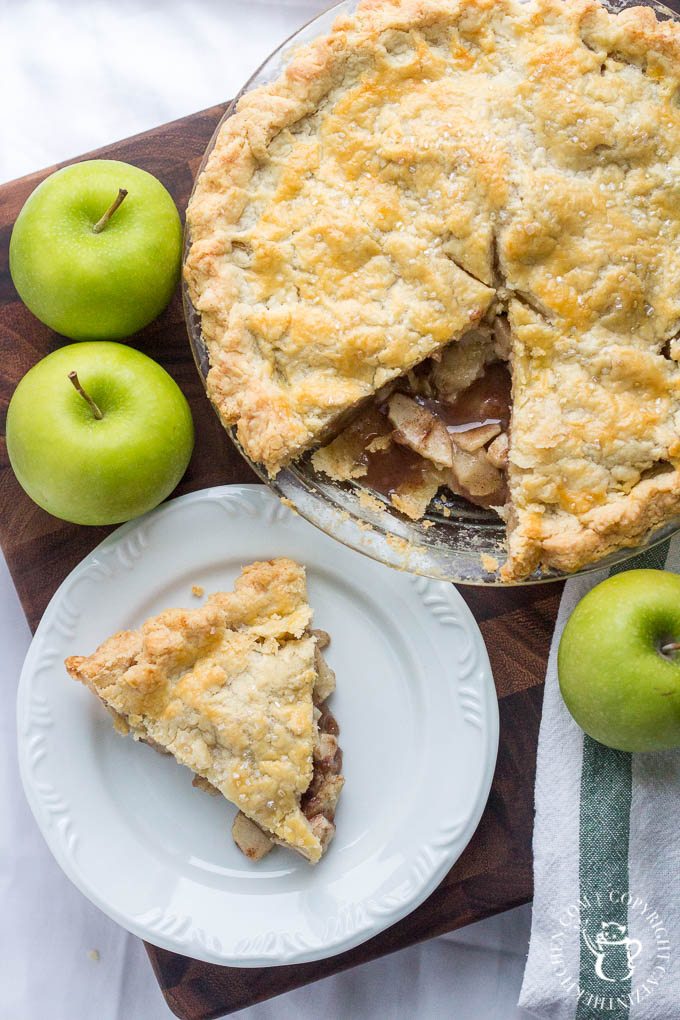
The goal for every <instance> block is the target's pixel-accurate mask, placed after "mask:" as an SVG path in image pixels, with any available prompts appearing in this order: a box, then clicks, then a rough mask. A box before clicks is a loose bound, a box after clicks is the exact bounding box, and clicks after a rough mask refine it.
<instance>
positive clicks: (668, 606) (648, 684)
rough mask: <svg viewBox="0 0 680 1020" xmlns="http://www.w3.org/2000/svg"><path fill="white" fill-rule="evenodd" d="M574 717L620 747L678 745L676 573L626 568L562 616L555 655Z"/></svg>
mask: <svg viewBox="0 0 680 1020" xmlns="http://www.w3.org/2000/svg"><path fill="white" fill-rule="evenodd" d="M557 666H558V672H559V680H560V688H561V690H562V695H563V697H564V700H565V702H566V705H567V708H568V709H569V711H570V712H571V714H572V715H573V717H574V719H575V720H576V722H577V723H578V724H579V726H581V728H582V729H584V730H585V732H586V733H588V734H589V735H590V736H591V737H594V738H595V740H599V741H600V743H602V744H607V745H608V746H609V747H615V748H618V749H619V750H621V751H664V750H667V749H668V748H670V747H679V746H680V577H679V576H678V575H677V574H670V573H668V572H667V571H664V570H628V571H625V572H624V573H620V574H615V575H613V576H612V577H608V578H607V580H606V581H602V583H601V584H598V585H597V586H596V587H595V588H593V589H592V591H590V592H589V593H588V594H587V595H586V596H585V598H583V599H581V601H580V602H579V603H578V605H577V606H576V608H575V609H574V611H573V613H572V614H571V616H570V617H569V620H568V621H567V625H566V627H565V628H564V632H563V634H562V640H561V641H560V647H559V652H558V657H557Z"/></svg>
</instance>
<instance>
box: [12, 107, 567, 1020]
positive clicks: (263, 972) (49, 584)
mask: <svg viewBox="0 0 680 1020" xmlns="http://www.w3.org/2000/svg"><path fill="white" fill-rule="evenodd" d="M223 110H224V107H223V106H218V107H214V108H213V109H210V110H206V111H204V112H203V113H197V114H195V115H194V116H191V117H186V118H184V119H183V120H178V121H175V122H174V123H172V124H166V125H165V126H163V127H160V128H156V129H155V130H153V131H149V132H147V133H145V134H142V135H137V136H136V137H134V138H130V139H127V140H126V141H123V142H118V143H116V144H114V145H110V146H107V147H106V148H104V149H100V150H99V151H97V152H94V153H91V154H90V157H99V158H101V157H104V158H108V159H122V160H126V161H128V162H130V163H134V164H136V165H137V166H140V167H143V168H144V169H145V170H149V171H150V172H151V173H153V174H155V175H156V176H157V177H159V178H160V179H161V180H162V181H163V183H164V184H165V185H166V187H167V188H168V189H169V191H170V192H171V193H172V195H173V196H174V198H175V201H176V202H177V205H178V207H179V209H180V212H181V213H182V214H184V209H185V207H186V203H187V199H188V197H189V192H190V190H191V186H192V182H193V178H194V174H195V172H196V170H197V168H198V165H199V163H200V160H201V156H202V153H203V151H204V149H205V147H206V145H207V144H208V141H209V140H210V137H211V135H212V133H213V130H214V128H215V125H216V124H217V122H218V120H219V118H220V116H221V114H222V112H223ZM84 158H85V157H84ZM53 169H55V168H54V167H51V168H50V169H48V170H44V171H40V172H39V173H35V174H32V175H31V176H29V177H24V178H23V179H21V180H18V181H13V182H11V183H10V184H5V185H3V186H2V187H0V349H1V351H2V366H1V367H0V399H1V401H2V422H3V426H2V450H1V451H0V542H1V543H2V548H3V550H4V553H5V556H6V558H7V562H8V564H9V569H10V571H11V573H12V577H13V578H14V583H15V585H16V588H17V591H18V593H19V597H20V599H21V602H22V604H23V607H24V610H25V612H26V616H27V618H28V621H29V623H30V625H31V627H32V628H34V629H35V627H36V625H37V623H38V621H39V620H40V617H41V615H42V613H43V610H44V609H45V606H46V605H47V603H48V601H49V599H50V598H51V596H52V594H53V593H54V591H55V589H56V588H57V586H58V585H59V584H60V582H61V581H62V580H63V578H64V577H65V576H66V575H67V574H68V572H69V571H70V570H71V569H72V568H73V567H74V566H75V565H76V564H77V563H78V562H79V560H80V559H82V557H83V556H84V555H85V554H86V553H87V552H89V551H90V549H92V548H93V547H94V546H95V545H96V544H97V543H98V542H100V541H101V540H102V539H103V538H104V536H105V535H106V534H108V532H109V531H110V530H111V529H109V528H84V527H78V526H76V525H72V524H66V523H64V522H63V521H58V520H56V519H55V518H54V517H50V516H49V515H48V514H46V513H44V512H43V511H42V510H40V509H39V508H38V507H37V506H35V505H34V504H33V503H32V502H31V501H30V500H29V499H28V497H27V496H25V495H24V493H23V491H22V490H21V488H20V487H19V485H18V483H17V482H16V480H15V478H14V476H13V474H12V470H11V468H10V467H9V464H8V460H7V450H6V444H5V439H4V421H5V416H6V411H7V405H8V403H9V399H10V397H11V395H12V392H13V390H14V387H15V386H16V384H17V383H18V382H19V380H20V378H21V377H22V376H23V375H24V373H25V372H26V371H27V370H28V369H29V368H30V367H31V366H32V365H34V364H35V363H36V362H37V361H38V360H39V359H40V358H42V357H43V356H44V355H45V354H47V353H48V352H49V351H51V350H54V349H55V347H59V346H61V345H62V344H63V343H64V342H65V341H64V339H63V338H62V337H59V336H57V335H56V334H54V333H52V332H51V331H50V330H49V329H47V328H46V327H45V326H43V325H42V324H41V323H39V322H38V321H37V320H36V319H35V318H34V317H33V316H32V315H31V314H30V312H29V311H28V310H27V309H26V308H25V307H24V306H23V305H22V304H21V302H20V301H19V298H18V296H17V294H16V291H15V290H14V287H13V285H12V281H11V279H10V275H9V268H8V247H9V239H10V234H11V230H12V224H13V223H14V220H15V218H16V216H17V214H18V213H19V210H20V209H21V206H22V204H23V203H24V201H25V199H26V198H27V197H28V195H29V194H30V192H31V191H32V190H33V188H35V186H36V185H37V184H38V183H39V182H40V181H41V180H42V179H43V178H44V177H46V176H47V175H48V174H49V173H51V171H52V170H53ZM132 344H133V346H135V347H139V349H140V350H142V351H144V352H145V353H146V354H149V355H150V356H151V357H152V358H155V359H156V360H158V361H159V362H160V363H161V364H162V365H163V366H164V367H165V368H166V369H167V370H168V371H169V372H170V374H171V375H172V376H173V377H174V378H175V379H176V380H177V382H178V383H179V385H180V386H181V387H182V389H183V390H184V393H185V394H186V396H187V398H188V399H189V402H190V404H191V408H192V411H193V415H194V421H195V424H196V449H195V452H194V456H193V459H192V462H191V465H190V467H189V470H188V472H187V474H186V476H185V478H184V479H183V481H182V483H181V485H180V486H179V488H178V489H177V493H176V494H179V493H182V492H189V491H191V490H192V489H199V488H204V487H205V486H209V485H217V484H224V483H230V482H253V481H257V479H256V478H255V476H254V475H253V473H252V472H251V471H250V469H249V468H248V466H247V465H246V463H245V462H244V461H243V460H242V459H241V457H240V456H239V455H238V453H237V452H236V450H235V449H234V447H233V446H232V445H231V443H230V441H229V439H228V438H227V436H226V434H225V433H224V431H223V430H222V428H221V426H220V425H219V423H218V421H217V419H216V417H215V415H214V414H213V412H212V410H211V408H210V407H209V405H208V401H207V399H206V397H205V395H204V392H203V388H202V385H201V382H200V380H199V377H198V374H197V372H196V369H195V367H194V363H193V360H192V357H191V353H190V350H189V344H188V340H187V335H186V330H185V326H184V320H183V317H182V305H181V301H180V298H179V295H178V294H177V295H176V296H175V298H174V300H173V301H172V303H171V305H170V307H169V308H168V309H167V310H166V311H165V312H164V314H163V315H162V316H161V317H160V318H159V319H158V320H157V321H156V322H154V323H153V324H152V325H151V326H149V327H148V328H147V329H145V330H144V331H143V332H142V333H139V334H138V335H137V336H135V337H134V338H133V340H132ZM561 588H562V586H561V584H546V585H537V586H532V587H525V588H513V589H503V590H500V589H491V588H486V589H484V588H472V587H468V588H465V587H464V588H461V594H462V595H463V597H464V598H465V600H466V601H467V603H468V605H469V606H470V608H471V610H472V612H473V613H474V615H475V617H476V619H477V621H478V623H479V625H480V627H481V630H482V634H483V635H484V639H485V641H486V645H487V648H488V651H489V657H490V659H491V665H492V667H493V673H494V678H495V681H496V687H497V690H498V697H499V701H500V720H501V736H500V748H499V754H498V765H497V767H496V774H495V778H494V782H493V787H492V789H491V795H490V797H489V802H488V805H487V808H486V811H485V813H484V816H483V818H482V821H481V822H480V824H479V828H478V829H477V832H476V833H475V835H474V837H473V839H472V841H471V842H470V845H469V846H468V848H467V849H466V851H465V852H464V854H463V855H462V857H461V858H460V860H459V861H458V863H457V864H456V866H455V867H454V868H453V869H452V870H451V872H450V873H449V874H448V875H447V877H446V878H445V879H444V881H443V882H442V883H441V885H440V886H439V888H438V889H437V890H436V891H435V892H434V893H432V895H431V896H430V897H429V899H427V900H426V901H425V902H424V903H423V904H421V906H420V907H418V909H417V910H415V911H414V912H413V913H412V914H410V915H409V916H408V917H406V918H404V919H403V920H402V921H400V922H399V923H398V924H395V925H394V926H393V927H391V928H389V929H388V930H387V931H385V932H383V933H382V934H381V935H378V936H376V937H375V938H373V939H371V940H370V941H369V942H366V943H364V945H362V946H358V947H357V948H356V949H353V950H351V951H350V952H347V953H342V954H341V955H340V956H334V957H332V958H330V959H327V960H320V961H318V962H317V963H308V964H303V965H300V966H290V967H270V968H263V969H259V970H253V969H239V968H232V967H217V966H213V965H210V964H205V963H200V962H198V961H196V960H191V959H189V958H187V957H183V956H178V955H176V954H174V953H170V952H167V951H165V950H162V949H157V948H156V947H154V946H150V945H147V947H146V948H147V952H148V954H149V957H150V959H151V963H152V966H153V968H154V971H155V973H156V977H157V978H158V981H159V983H160V985H161V988H162V990H163V993H164V995H165V997H166V999H167V1002H168V1005H169V1006H170V1008H171V1009H172V1010H173V1011H174V1012H175V1013H176V1014H177V1016H179V1017H183V1018H186V1020H202V1018H208V1017H218V1016H222V1015H224V1014H225V1013H229V1012H231V1011H233V1010H237V1009H243V1008H244V1007H245V1006H249V1005H252V1004H253V1003H255V1002H259V1001H261V1000H262V999H267V998H269V997H271V996H274V995H279V994H280V993H281V992H285V991H288V990H289V989H291V988H296V987H297V986H299V985H302V984H305V983H307V982H310V981H315V980H317V979H318V978H322V977H326V976H327V975H329V974H334V973H336V972H337V971H340V970H344V969H345V968H347V967H353V966H355V965H356V964H359V963H365V962H366V961H368V960H372V959H375V958H376V957H378V956H382V955H384V954H386V953H391V952H394V951H395V950H397V949H403V948H404V947H405V946H409V945H412V944H413V943H414V942H418V941H421V940H423V939H428V938H432V936H434V935H439V934H441V933H442V932H446V931H451V930H452V929H454V928H458V927H460V926H461V925H464V924H468V923H470V922H471V921H477V920H480V919H481V918H483V917H486V916H488V915H489V914H494V913H497V912H499V911H501V910H506V909H507V908H508V907H514V906H516V905H518V904H520V903H526V902H527V900H529V899H530V898H531V894H532V872H531V834H532V825H533V786H534V770H535V759H536V741H537V734H538V724H539V718H540V712H541V701H542V682H543V677H544V673H545V666H546V659H547V655H548V649H549V646H550V638H551V635H552V630H553V627H554V623H555V617H556V613H557V607H558V604H559V598H560V593H561ZM354 795H355V796H361V791H355V792H354Z"/></svg>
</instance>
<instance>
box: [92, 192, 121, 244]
mask: <svg viewBox="0 0 680 1020" xmlns="http://www.w3.org/2000/svg"><path fill="white" fill-rule="evenodd" d="M126 195H127V191H126V190H125V188H119V189H118V194H117V195H116V197H115V199H114V201H113V202H112V203H111V205H110V206H109V207H108V209H107V210H106V212H105V213H104V215H103V216H102V218H101V219H100V220H97V222H96V223H95V225H94V226H93V228H92V233H93V234H100V233H101V232H102V230H103V229H104V227H105V226H106V224H107V223H108V222H109V220H110V219H111V217H112V216H113V214H114V213H115V211H116V209H117V208H118V206H119V205H120V204H121V202H122V201H123V199H124V198H125V196H126Z"/></svg>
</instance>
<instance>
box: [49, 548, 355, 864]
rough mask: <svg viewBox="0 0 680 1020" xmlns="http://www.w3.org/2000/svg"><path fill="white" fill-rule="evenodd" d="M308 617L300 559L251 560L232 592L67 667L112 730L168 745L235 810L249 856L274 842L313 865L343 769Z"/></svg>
mask: <svg viewBox="0 0 680 1020" xmlns="http://www.w3.org/2000/svg"><path fill="white" fill-rule="evenodd" d="M311 619H312V609H311V608H310V606H309V605H308V603H307V591H306V583H305V571H304V568H303V567H301V566H299V565H298V564H297V563H294V562H293V561H292V560H289V559H276V560H271V561H270V562H262V563H253V564H251V565H250V566H248V567H244V568H243V570H242V572H241V575H240V577H239V578H238V579H237V581H236V584H235V585H234V591H233V592H216V593H215V594H214V595H211V596H210V597H209V598H208V599H207V600H206V602H205V604H204V605H202V606H201V607H199V608H198V609H191V610H188V609H168V610H166V611H165V612H163V613H160V614H159V615H158V616H155V617H152V618H151V619H149V620H147V621H146V623H144V624H143V625H142V626H141V627H140V628H139V630H132V631H122V632H121V633H119V634H115V635H114V636H113V637H111V638H109V639H108V641H105V642H104V644H102V645H101V646H100V647H99V648H98V649H97V651H96V652H94V653H93V654H92V655H90V656H89V657H87V658H85V657H83V656H72V657H71V658H69V659H67V660H66V668H67V670H68V672H69V674H70V675H71V676H72V677H73V678H74V679H76V680H80V681H82V683H84V684H86V685H87V686H88V687H89V688H90V690H91V691H93V693H94V694H96V695H97V696H98V697H99V698H100V699H101V700H102V701H103V703H104V704H105V706H106V707H107V709H108V710H109V711H110V713H111V714H112V715H113V717H114V725H115V726H116V729H118V730H119V732H122V733H130V734H131V735H132V736H133V737H134V739H135V740H141V741H143V742H145V743H148V744H150V745H151V746H152V747H154V748H156V749H157V750H159V751H162V752H165V753H169V754H172V755H174V757H175V758H176V759H177V761H178V762H180V764H182V765H186V766H187V767H188V768H190V769H191V770H192V771H193V772H194V773H195V779H194V785H197V786H200V787H202V788H204V789H207V790H208V791H209V792H212V793H221V794H222V795H223V796H224V797H226V798H227V800H229V801H231V802H232V803H233V804H235V805H236V806H237V807H238V808H239V814H238V815H237V816H236V820H235V822H234V827H233V829H232V833H233V836H234V840H235V842H236V844H237V846H239V848H240V849H241V850H243V852H244V853H246V855H247V856H249V857H251V858H252V859H255V860H257V859H259V858H261V857H262V856H264V854H265V853H266V852H267V851H268V850H269V849H270V848H271V845H272V842H273V843H280V844H282V845H283V846H287V847H290V848H291V849H293V850H297V851H298V853H300V854H301V855H302V856H303V857H305V858H306V859H307V860H308V861H311V862H312V863H313V864H315V863H316V862H317V861H318V860H319V859H320V857H321V856H322V854H323V853H324V851H325V850H326V848H327V847H328V844H329V843H330V841H331V839H332V838H333V835H334V833H335V826H334V815H335V807H336V804H337V800H338V797H339V795H340V791H341V789H342V786H343V783H344V779H343V777H342V775H341V774H340V771H341V767H342V753H341V751H340V749H339V747H338V741H337V734H338V728H337V724H336V723H335V720H334V718H333V716H332V714H331V713H330V711H329V710H328V708H327V706H326V699H327V698H328V696H329V695H330V694H331V693H332V691H333V690H334V688H335V676H334V673H333V671H332V670H331V669H330V668H329V667H328V665H327V664H326V663H325V662H324V660H323V658H322V656H321V649H322V648H323V647H325V645H326V644H327V643H328V640H329V639H328V635H326V634H325V633H324V632H323V631H312V630H310V623H311Z"/></svg>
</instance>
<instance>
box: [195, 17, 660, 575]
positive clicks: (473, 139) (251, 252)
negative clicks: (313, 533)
mask: <svg viewBox="0 0 680 1020" xmlns="http://www.w3.org/2000/svg"><path fill="white" fill-rule="evenodd" d="M679 180H680V28H679V27H678V25H676V24H675V23H674V22H672V21H664V22H660V21H657V19H656V17H655V15H654V13H653V12H652V11H651V10H650V9H648V8H645V7H633V8H629V9H626V10H623V11H621V12H620V13H618V14H614V13H610V12H609V11H607V10H606V9H605V8H604V7H603V6H601V5H600V4H599V3H597V2H596V0H569V2H563V0H528V2H527V3H519V2H515V0H363V2H362V3H360V4H359V6H358V8H357V10H356V12H355V13H353V14H351V15H347V16H342V17H340V18H338V20H337V21H336V23H335V25H334V27H333V29H332V31H331V32H330V34H328V35H327V36H324V37H323V38H318V39H316V40H315V41H313V42H312V43H311V44H309V45H307V46H305V47H304V48H301V49H299V50H297V51H296V52H295V53H294V54H293V56H292V58H291V60H290V62H289V64H288V66H287V67H286V69H285V71H284V72H283V74H282V75H281V76H280V77H279V78H278V80H276V81H275V82H273V83H271V84H268V85H265V86H263V87H261V88H258V89H255V90H253V91H252V92H249V93H247V94H245V95H244V96H243V97H242V98H241V100H240V102H239V104H238V107H237V109H236V111H235V112H234V114H233V115H232V116H230V117H229V118H228V119H227V120H226V121H225V122H224V124H223V126H222V128H221V130H220V133H219V136H218V138H217V141H216V144H215V147H214V149H213V150H212V152H211V154H210V157H209V159H208V161H207V164H206V167H205V169H204V171H203V172H202V174H201V176H200V178H199V180H198V182H197V185H196V189H195V192H194V195H193V198H192V201H191V203H190V206H189V209H188V214H187V219H188V224H189V229H190V235H191V240H192V244H191V249H190V252H189V255H188V258H187V262H186V266H185V275H186V279H187V283H188V288H189V293H190V296H191V300H192V302H193V304H194V306H195V307H196V309H197V310H198V312H199V313H200V316H201V325H202V331H203V335H204V338H205V342H206V345H207V348H208V351H209V357H210V364H211V368H210V372H209V375H208V380H207V385H208V392H209V396H210V398H211V400H212V401H213V403H214V405H215V407H216V409H217V410H218V412H219V414H220V416H221V418H222V421H223V422H224V424H225V425H228V426H236V429H237V434H238V438H239V441H240V443H241V445H242V447H243V449H244V450H245V452H246V454H247V455H248V456H249V457H250V458H251V459H252V460H254V461H257V462H259V463H261V464H262V465H263V466H264V467H265V468H266V470H267V471H268V472H270V474H275V473H276V472H277V471H278V470H279V469H280V468H281V467H282V466H284V465H286V464H288V463H289V462H290V461H291V460H292V459H294V458H296V457H298V456H299V455H301V454H302V453H303V452H305V451H309V450H314V451H315V452H314V463H315V465H316V467H317V468H318V469H320V470H323V471H325V472H326V473H327V474H329V475H330V476H331V477H333V478H337V479H341V480H348V479H349V480H355V481H356V482H357V483H358V484H362V485H366V486H368V487H370V488H372V489H374V490H376V491H377V492H379V493H382V494H383V495H384V496H385V498H388V499H390V500H391V501H392V502H393V503H394V505H395V506H396V507H397V508H398V509H399V510H401V511H402V512H403V513H406V514H408V515H410V516H412V517H415V518H417V517H420V516H422V515H423V514H424V512H425V511H426V509H427V507H428V504H429V503H430V501H431V500H432V498H433V497H434V496H435V495H436V493H437V492H438V491H439V490H440V489H444V488H446V489H449V490H451V491H453V492H454V493H457V494H459V495H462V496H464V497H466V498H467V499H469V500H471V501H473V502H475V503H478V504H480V505H482V506H486V507H493V508H494V509H496V510H497V511H498V513H499V514H500V515H501V516H502V517H503V518H504V519H505V521H506V523H507V532H508V560H507V563H506V564H505V567H504V570H503V577H504V579H505V580H507V581H514V580H519V579H522V578H524V577H526V576H528V575H530V574H531V573H532V572H534V571H535V570H537V569H543V568H547V567H555V568H558V569H562V570H567V571H571V570H575V569H578V568H580V567H581V566H583V565H585V564H586V563H589V562H591V561H593V560H595V559H597V558H599V557H601V556H603V555H605V554H607V553H609V552H610V551H613V550H615V549H618V548H621V547H623V546H630V545H635V544H637V543H639V542H640V541H641V540H642V539H643V537H644V536H645V534H646V533H647V532H648V531H649V530H650V529H652V528H654V527H657V526H659V525H660V524H661V523H664V522H666V521H668V520H670V519H671V518H674V517H675V516H676V515H678V514H679V513H680V372H679V368H678V361H679V360H680V184H679V183H678V181H679Z"/></svg>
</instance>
